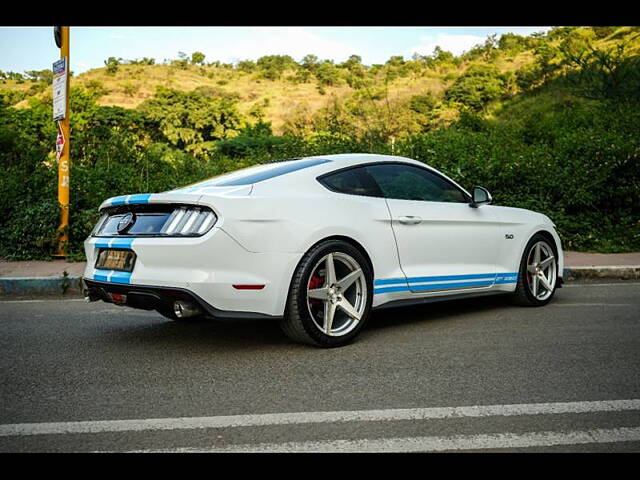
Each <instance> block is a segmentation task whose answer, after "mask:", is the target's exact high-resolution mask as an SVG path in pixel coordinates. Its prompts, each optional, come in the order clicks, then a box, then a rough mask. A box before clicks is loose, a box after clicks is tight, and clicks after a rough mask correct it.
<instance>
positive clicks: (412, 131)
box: [0, 27, 640, 258]
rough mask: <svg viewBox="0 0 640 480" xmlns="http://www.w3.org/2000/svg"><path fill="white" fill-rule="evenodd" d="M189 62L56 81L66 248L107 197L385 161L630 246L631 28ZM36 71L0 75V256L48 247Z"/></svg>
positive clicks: (46, 138)
mask: <svg viewBox="0 0 640 480" xmlns="http://www.w3.org/2000/svg"><path fill="white" fill-rule="evenodd" d="M206 60H207V59H206V57H205V56H204V55H203V54H202V53H199V52H193V53H192V54H191V55H190V56H188V55H186V54H180V55H179V58H178V59H173V60H165V61H163V62H162V63H160V62H158V63H156V60H155V59H149V58H143V59H141V60H140V59H136V60H123V59H117V58H113V57H111V58H109V59H106V60H105V62H104V63H105V67H104V68H99V69H94V70H90V71H88V72H86V73H83V74H81V75H77V76H72V79H71V94H70V98H71V128H72V133H71V158H72V172H71V179H72V183H71V185H72V193H71V201H72V205H71V232H70V236H71V242H72V243H71V249H72V252H74V255H76V256H77V257H78V258H81V257H82V255H83V253H82V248H81V243H82V241H83V240H84V238H86V236H87V235H88V233H89V232H90V230H91V228H92V226H93V224H94V222H95V221H96V218H97V206H98V205H99V204H100V203H101V202H102V200H104V199H105V198H107V197H109V196H112V195H118V194H126V193H135V192H147V191H162V190H167V189H170V188H173V187H177V186H180V185H184V184H187V183H191V182H194V181H197V180H201V179H203V178H207V177H209V176H212V175H215V174H219V173H222V172H226V171H229V170H234V169H237V168H242V167H245V166H248V165H252V164H255V163H260V162H267V161H274V160H277V159H282V158H292V157H297V156H304V155H315V154H329V153H343V152H370V153H394V154H397V155H404V156H408V157H412V158H416V159H418V160H421V161H424V162H425V163H428V164H429V165H432V166H434V167H436V168H438V169H441V170H442V171H444V172H445V173H447V174H448V175H450V176H451V177H453V178H455V179H456V180H457V181H459V182H460V183H461V184H462V185H464V186H465V187H467V188H470V187H472V186H473V185H478V184H479V185H483V186H485V187H487V188H489V190H490V191H491V192H492V194H493V195H494V199H495V203H498V204H502V205H510V206H517V207H523V208H531V209H535V210H537V211H541V212H544V213H546V214H547V215H549V216H550V217H551V218H552V219H553V220H554V221H555V222H556V224H557V225H558V228H559V231H560V233H561V236H562V238H563V241H564V243H565V247H567V248H570V249H580V250H593V251H612V252H613V251H631V250H640V209H639V208H638V205H637V203H638V199H639V198H640V195H639V194H640V166H639V165H640V164H639V162H638V159H639V157H640V135H639V133H640V109H639V108H638V106H639V105H640V28H638V27H580V28H579V27H559V28H554V29H552V30H550V31H549V32H547V33H545V34H533V35H531V36H526V37H525V36H519V35H515V34H505V35H502V36H501V37H500V38H497V37H496V36H491V37H488V38H487V39H486V41H485V42H484V43H483V44H481V45H478V46H476V47H474V48H473V49H471V50H470V51H468V52H466V53H464V54H462V55H458V56H455V55H453V54H451V53H450V52H446V51H443V50H442V49H439V48H437V49H436V50H435V51H434V53H433V54H432V55H428V56H421V55H414V56H413V57H412V58H411V59H404V58H403V57H400V56H395V57H391V58H390V59H389V60H388V61H387V62H386V63H385V64H381V65H363V64H362V61H361V59H360V58H359V57H358V56H356V55H353V56H351V57H350V58H349V59H348V60H347V61H345V62H343V63H339V64H335V63H333V62H331V61H327V60H320V59H318V58H317V57H316V56H314V55H311V54H310V55H307V56H306V57H304V58H303V59H302V60H301V61H300V62H296V61H295V60H294V59H292V58H291V57H288V56H286V55H271V56H264V57H262V58H259V59H258V60H257V61H255V62H254V61H249V60H246V61H241V62H238V63H237V64H222V63H220V62H217V61H214V62H207V61H206ZM50 85H51V72H50V71H48V70H43V71H31V72H24V74H19V73H15V72H0V158H1V159H2V160H1V161H2V163H3V166H4V168H5V171H6V175H5V177H4V178H3V180H2V182H0V195H1V196H2V198H3V202H2V204H1V206H0V235H2V238H3V239H7V240H8V241H6V242H5V241H3V243H2V246H1V247H0V257H4V258H46V257H47V256H48V255H49V254H50V253H51V252H52V248H53V245H54V243H55V228H56V226H57V219H58V206H57V201H56V198H57V197H56V193H55V190H56V188H57V183H56V179H57V171H56V165H55V154H54V148H53V147H54V140H55V132H56V129H55V124H54V123H53V122H52V121H51V87H50Z"/></svg>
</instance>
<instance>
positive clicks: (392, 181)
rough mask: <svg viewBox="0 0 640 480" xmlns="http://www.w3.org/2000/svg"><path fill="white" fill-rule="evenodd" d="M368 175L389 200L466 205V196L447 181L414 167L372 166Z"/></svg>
mask: <svg viewBox="0 0 640 480" xmlns="http://www.w3.org/2000/svg"><path fill="white" fill-rule="evenodd" d="M366 170H367V172H368V173H369V174H370V175H371V176H372V177H373V178H374V180H375V181H376V183H377V184H378V185H379V186H380V189H381V190H382V193H383V194H384V196H385V197H387V198H396V199H399V200H424V201H429V202H460V203H466V202H467V199H466V198H465V195H464V193H463V192H462V191H461V190H460V189H458V188H457V187H456V186H455V185H453V184H451V183H449V182H448V181H447V180H445V179H444V178H442V177H440V176H439V175H436V174H434V173H431V172H429V171H428V170H425V169H424V168H419V167H414V166H412V165H401V164H397V163H391V164H387V165H384V164H383V165H371V166H368V167H366Z"/></svg>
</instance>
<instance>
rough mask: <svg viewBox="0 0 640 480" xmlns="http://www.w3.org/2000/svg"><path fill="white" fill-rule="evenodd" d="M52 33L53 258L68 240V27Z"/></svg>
mask: <svg viewBox="0 0 640 480" xmlns="http://www.w3.org/2000/svg"><path fill="white" fill-rule="evenodd" d="M53 36H54V39H55V42H56V45H57V46H58V47H59V48H60V60H59V61H58V62H56V63H54V65H53V71H54V79H53V119H54V120H56V121H57V122H58V138H57V140H56V157H57V159H58V202H59V203H60V226H59V227H58V245H57V249H56V254H55V255H54V257H56V258H65V257H66V250H67V243H68V242H69V174H70V168H69V167H70V162H71V159H70V158H69V157H70V156H69V140H70V139H69V72H70V71H71V69H70V66H69V27H54V30H53Z"/></svg>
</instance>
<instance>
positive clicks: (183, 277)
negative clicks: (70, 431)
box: [83, 227, 302, 318]
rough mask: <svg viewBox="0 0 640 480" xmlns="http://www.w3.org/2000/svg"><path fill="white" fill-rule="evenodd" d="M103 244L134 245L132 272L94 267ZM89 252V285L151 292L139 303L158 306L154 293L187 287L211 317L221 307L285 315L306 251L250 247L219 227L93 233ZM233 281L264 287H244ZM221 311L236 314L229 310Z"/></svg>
mask: <svg viewBox="0 0 640 480" xmlns="http://www.w3.org/2000/svg"><path fill="white" fill-rule="evenodd" d="M101 248H127V249H131V250H133V251H134V252H135V253H136V261H135V265H134V267H133V271H132V272H131V273H126V272H119V271H113V270H101V269H96V268H95V267H94V264H95V261H96V257H97V254H98V252H99V250H100V249H101ZM85 253H86V256H87V267H86V269H85V272H84V275H83V278H84V279H85V281H86V282H87V285H90V284H93V285H101V286H102V287H103V288H104V286H105V285H106V286H108V287H110V288H111V290H112V293H120V292H124V290H118V288H119V287H123V288H124V289H128V290H130V291H133V290H135V291H139V292H143V291H144V292H147V291H149V292H150V295H149V298H147V300H148V301H145V302H142V303H141V304H142V305H144V306H146V305H148V304H152V305H155V304H156V303H158V300H157V299H153V295H159V296H160V297H161V300H163V298H164V297H163V295H165V294H166V292H167V291H169V290H170V291H172V292H187V293H188V294H189V295H193V296H195V297H196V298H198V299H200V301H199V302H203V303H204V304H206V305H208V306H209V307H210V308H209V309H207V308H204V310H205V311H209V312H211V315H212V316H222V315H220V314H219V313H218V312H240V317H243V316H245V315H244V314H245V313H247V312H255V313H256V314H258V315H260V314H262V316H264V317H267V318H272V317H279V316H282V315H283V313H284V308H285V303H286V298H287V294H288V291H289V284H290V282H291V277H292V275H293V270H294V269H295V267H296V265H297V263H298V261H299V260H300V257H301V255H302V254H297V253H255V252H250V251H248V250H247V249H245V248H244V247H243V246H242V245H240V244H239V243H238V242H236V241H235V240H234V239H233V238H231V237H230V236H229V235H228V234H227V233H226V232H225V231H223V230H222V229H220V228H217V227H214V228H212V229H211V231H210V232H208V233H207V234H205V235H204V236H202V237H196V238H142V237H135V238H129V239H114V240H110V239H108V238H106V239H105V238H97V237H89V238H88V239H87V240H86V241H85ZM234 285H236V286H238V285H264V287H263V288H262V289H259V290H244V289H240V288H236V287H234ZM149 289H151V290H149ZM152 290H153V291H152ZM105 291H106V290H105ZM158 291H159V292H160V293H158ZM151 294H153V295H151ZM134 296H135V295H134ZM140 297H142V295H140ZM100 298H102V297H100ZM161 303H162V302H161ZM203 306H204V305H203ZM140 308H144V307H140ZM152 308H154V309H156V308H155V307H152ZM223 315H224V316H225V317H229V318H234V317H233V315H232V314H231V313H230V314H223ZM252 316H254V317H255V316H256V315H252ZM235 318H239V317H235Z"/></svg>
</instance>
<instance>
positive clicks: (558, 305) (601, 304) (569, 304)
mask: <svg viewBox="0 0 640 480" xmlns="http://www.w3.org/2000/svg"><path fill="white" fill-rule="evenodd" d="M550 305H551V306H552V307H638V306H640V304H638V303H557V302H556V303H552V304H550Z"/></svg>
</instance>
